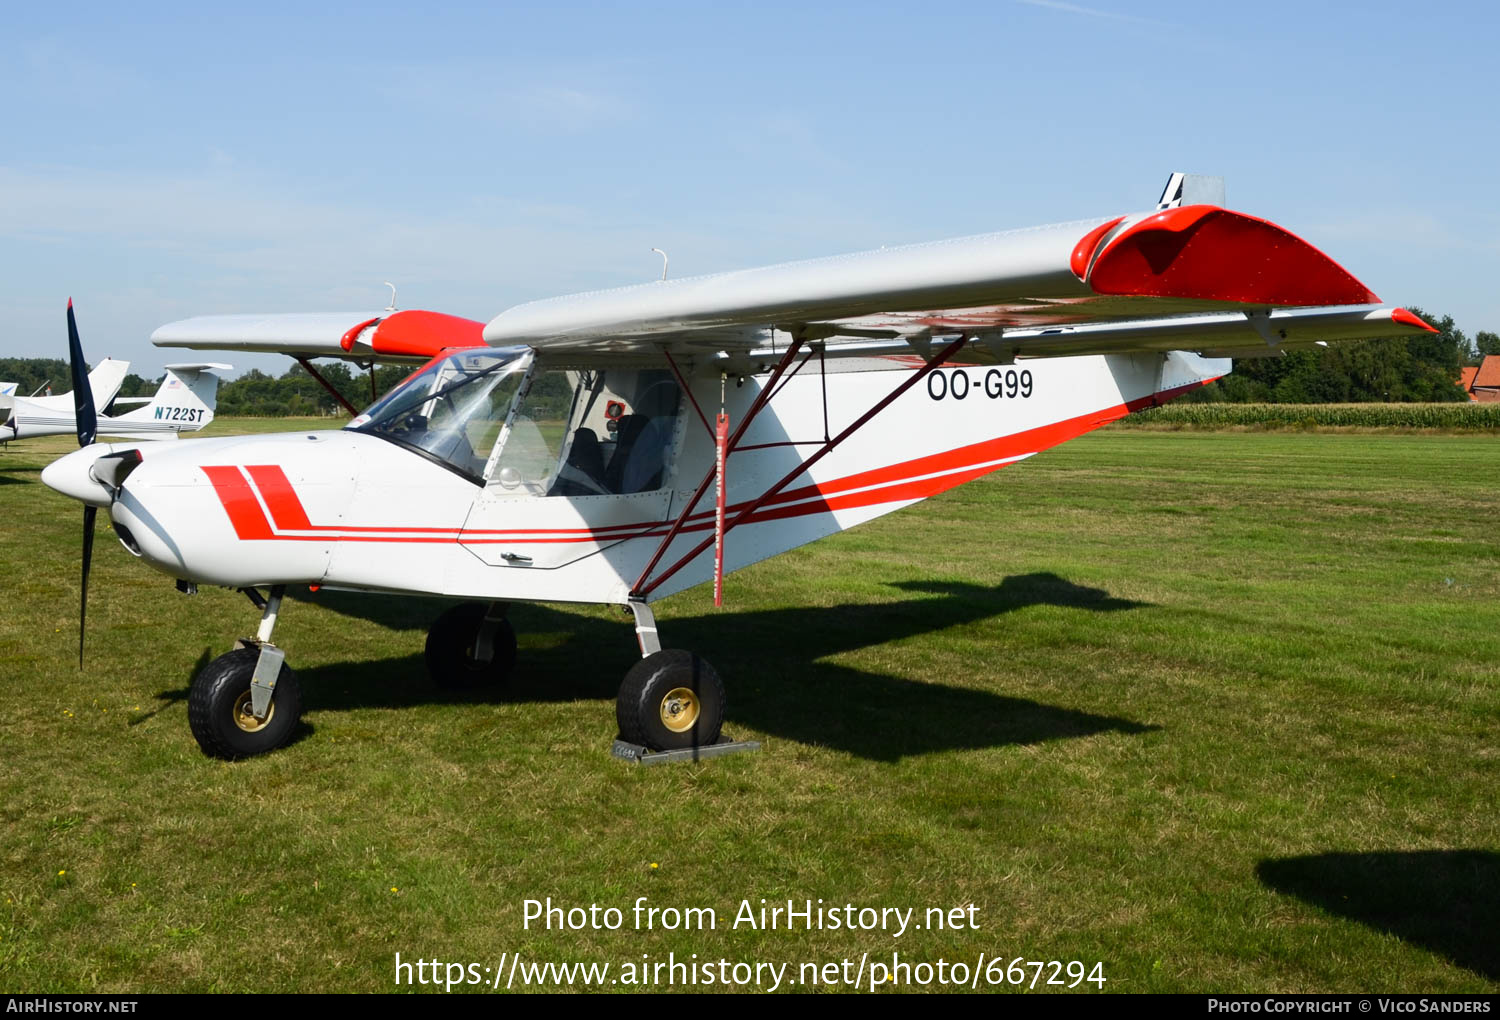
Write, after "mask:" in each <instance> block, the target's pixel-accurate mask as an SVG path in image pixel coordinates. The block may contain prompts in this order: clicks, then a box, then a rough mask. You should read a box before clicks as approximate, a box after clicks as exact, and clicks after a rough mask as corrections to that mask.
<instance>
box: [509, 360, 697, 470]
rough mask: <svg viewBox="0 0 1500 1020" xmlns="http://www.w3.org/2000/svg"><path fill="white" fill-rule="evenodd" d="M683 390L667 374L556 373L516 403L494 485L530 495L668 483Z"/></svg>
mask: <svg viewBox="0 0 1500 1020" xmlns="http://www.w3.org/2000/svg"><path fill="white" fill-rule="evenodd" d="M681 397H682V391H681V389H680V388H679V387H678V385H677V382H676V380H675V379H674V378H673V376H672V374H671V373H670V372H668V371H667V370H666V369H608V370H604V371H576V370H571V369H552V370H548V371H541V372H537V373H535V377H534V378H533V380H532V382H531V385H530V387H529V388H528V389H527V391H526V392H525V393H523V394H522V395H521V397H520V399H519V400H518V401H517V404H516V413H515V415H514V417H513V418H512V419H511V425H510V431H509V432H508V433H507V434H506V438H505V445H504V447H502V448H501V450H500V454H499V458H498V462H497V465H496V470H494V471H493V472H492V473H491V475H490V484H491V485H493V486H497V487H498V490H499V491H500V492H502V493H504V492H514V493H516V494H517V495H533V496H618V495H628V494H631V493H637V492H651V491H653V490H656V489H660V488H664V487H665V486H666V485H667V481H668V476H669V471H670V468H671V455H672V447H673V443H674V441H675V437H676V430H677V419H678V415H679V413H680V406H679V405H680V403H681Z"/></svg>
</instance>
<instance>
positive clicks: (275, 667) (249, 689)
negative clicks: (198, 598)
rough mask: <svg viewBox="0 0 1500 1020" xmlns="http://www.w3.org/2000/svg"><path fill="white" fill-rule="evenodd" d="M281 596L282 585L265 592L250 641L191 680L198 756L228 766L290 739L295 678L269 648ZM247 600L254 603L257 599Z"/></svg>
mask: <svg viewBox="0 0 1500 1020" xmlns="http://www.w3.org/2000/svg"><path fill="white" fill-rule="evenodd" d="M283 594H285V586H283V585H276V586H275V587H273V588H272V589H271V597H270V598H269V599H267V600H265V602H264V606H263V611H262V613H261V619H260V627H259V629H258V630H257V631H256V634H255V640H253V641H248V642H243V647H240V648H236V649H235V650H234V651H232V652H228V653H226V654H224V655H221V656H219V657H218V658H217V659H215V660H214V661H213V662H210V663H209V664H208V665H207V666H205V667H203V669H202V670H201V671H200V672H199V673H198V675H197V676H195V677H193V682H192V684H191V686H190V687H189V689H188V725H189V726H191V727H192V730H193V736H194V737H195V738H197V741H198V746H199V747H201V748H202V749H203V753H204V754H207V755H211V756H212V757H215V758H227V759H229V760H230V761H233V760H235V759H237V758H249V757H251V756H253V755H257V754H265V753H266V752H267V751H274V750H276V749H277V748H278V747H281V746H282V745H283V744H285V743H286V742H287V741H288V740H290V739H291V737H292V733H293V732H294V731H295V730H296V728H297V722H298V720H300V719H301V718H302V690H301V687H300V686H299V685H298V683H297V674H295V673H293V672H292V671H291V669H290V668H288V667H287V665H286V661H285V660H286V656H285V654H284V653H283V652H282V651H281V649H280V648H277V647H276V646H275V645H273V644H272V643H271V634H272V631H273V630H274V629H275V627H276V616H277V614H278V613H279V612H280V611H281V598H282V595H283ZM251 601H256V602H257V604H259V602H258V595H257V598H255V599H252V600H251Z"/></svg>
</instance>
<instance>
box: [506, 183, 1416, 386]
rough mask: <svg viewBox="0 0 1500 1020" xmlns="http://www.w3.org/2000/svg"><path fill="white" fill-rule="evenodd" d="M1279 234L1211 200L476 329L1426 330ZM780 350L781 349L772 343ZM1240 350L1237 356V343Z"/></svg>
mask: <svg viewBox="0 0 1500 1020" xmlns="http://www.w3.org/2000/svg"><path fill="white" fill-rule="evenodd" d="M1430 331H1431V327H1429V326H1427V325H1426V324H1425V323H1423V322H1422V321H1421V320H1420V319H1418V318H1417V317H1416V316H1414V315H1412V314H1411V313H1409V312H1406V311H1405V310H1403V309H1396V308H1389V307H1379V299H1378V298H1377V297H1376V296H1375V294H1374V293H1372V292H1371V291H1370V290H1369V288H1367V287H1365V286H1364V284H1362V283H1360V282H1359V281H1358V280H1356V279H1355V278H1354V277H1353V276H1352V275H1350V274H1349V272H1348V271H1347V270H1345V269H1344V268H1343V267H1342V266H1340V265H1339V264H1338V263H1336V262H1334V261H1333V260H1332V259H1330V258H1329V257H1328V256H1326V255H1324V254H1323V253H1322V252H1321V251H1319V250H1318V249H1316V248H1314V247H1313V246H1312V245H1310V244H1308V243H1307V242H1305V241H1303V240H1301V239H1300V238H1298V237H1296V236H1295V235H1293V234H1291V233H1290V232H1288V231H1286V230H1284V229H1282V228H1281V227H1278V226H1276V225H1275V224H1273V223H1270V222H1268V221H1266V220H1262V219H1258V218H1256V217H1253V216H1248V215H1245V214H1244V213H1238V212H1231V211H1229V210H1227V209H1222V208H1219V207H1218V206H1213V205H1190V206H1180V207H1177V208H1171V209H1158V210H1153V211H1151V212H1145V213H1137V214H1134V215H1130V216H1120V217H1115V218H1113V219H1104V220H1082V221H1077V222H1073V223H1064V224H1057V225H1053V226H1047V227H1037V228H1032V229H1029V230H1014V231H1006V232H1003V233H997V234H984V235H980V236H977V237H967V238H960V239H957V240H953V241H942V242H937V243H932V244H919V245H908V246H904V247H899V248H883V249H880V250H878V251H869V252H863V253H860V254H854V255H843V256H837V257H834V258H826V259H815V260H810V261H805V262H791V263H785V264H782V265H777V266H769V267H765V268H761V269H751V270H743V271H738V272H730V273H719V274H716V275H712V276H701V277H693V278H686V279H681V280H667V281H661V282H657V283H649V284H642V285H638V286H633V287H622V288H618V289H616V290H608V291H600V292H596V293H590V294H578V295H572V296H568V297H561V298H553V299H550V300H545V301H534V302H530V303H528V304H523V305H517V306H515V307H513V308H510V309H507V310H506V311H504V312H502V313H501V314H500V315H498V316H496V317H495V318H494V319H492V320H491V321H490V322H489V324H488V325H487V326H485V327H484V334H483V335H484V339H485V341H487V342H488V343H490V344H492V345H495V346H502V345H508V344H528V345H530V346H532V347H535V348H536V349H537V350H538V351H540V352H542V353H543V354H544V355H546V356H548V357H549V358H552V359H554V360H571V359H573V358H577V359H579V360H584V359H587V360H591V361H597V360H599V359H600V358H611V357H615V358H624V357H633V358H641V357H650V356H655V357H657V358H660V357H661V356H662V353H663V352H670V353H672V354H673V355H674V356H675V355H683V356H692V355H695V354H696V355H700V356H708V357H713V358H717V359H719V360H735V359H740V358H744V357H746V356H755V355H757V354H759V353H760V352H763V351H766V352H771V351H774V350H775V348H776V347H777V346H781V345H782V344H783V343H784V340H785V339H788V338H789V337H790V336H793V335H801V336H802V337H803V338H804V339H807V340H823V341H826V344H827V351H828V353H829V354H830V355H838V354H841V353H847V354H872V353H875V354H878V353H885V352H888V351H898V352H905V353H916V354H918V355H922V356H926V355H927V353H928V351H929V350H930V349H932V347H931V345H932V343H933V339H934V338H935V337H953V336H957V335H959V334H966V335H968V336H970V337H972V338H974V339H975V340H977V341H979V342H978V343H977V344H971V345H970V347H969V350H968V351H967V352H966V354H965V358H966V359H969V358H973V357H976V356H978V357H979V358H980V359H984V358H986V357H990V358H994V359H996V360H1008V359H1009V358H1013V357H1058V356H1066V355H1075V354H1099V353H1123V352H1132V351H1160V350H1197V351H1201V352H1204V353H1211V354H1215V355H1231V356H1236V357H1239V356H1246V355H1254V354H1265V353H1266V352H1267V351H1268V349H1276V348H1279V347H1280V346H1282V345H1283V344H1285V343H1294V344H1295V343H1304V344H1305V343H1314V342H1328V341H1338V340H1350V339H1359V338H1363V337H1376V336H1394V335H1400V334H1403V333H1405V334H1416V333H1421V332H1430ZM783 349H784V346H783ZM1237 352H1244V353H1237Z"/></svg>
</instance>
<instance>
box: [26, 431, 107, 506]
mask: <svg viewBox="0 0 1500 1020" xmlns="http://www.w3.org/2000/svg"><path fill="white" fill-rule="evenodd" d="M109 452H110V447H108V446H105V445H102V444H95V445H93V446H85V447H84V448H83V449H81V450H75V451H73V452H72V453H70V454H68V455H67V456H65V457H60V458H58V459H57V460H54V461H53V462H52V463H51V464H48V465H47V466H46V467H45V468H43V469H42V484H44V485H46V486H47V487H48V488H51V489H56V490H57V491H58V492H60V493H62V494H63V495H64V496H71V497H72V498H73V499H76V500H78V501H79V502H80V503H87V504H89V505H90V506H98V507H107V506H109V504H110V503H111V502H112V501H113V499H114V493H113V492H111V491H110V489H109V487H108V486H107V485H105V484H103V483H102V482H100V481H99V480H98V479H96V478H95V477H94V476H93V474H92V473H91V471H90V469H91V468H92V467H93V466H94V462H95V461H96V460H98V459H99V458H100V457H102V456H104V455H105V454H107V453H109Z"/></svg>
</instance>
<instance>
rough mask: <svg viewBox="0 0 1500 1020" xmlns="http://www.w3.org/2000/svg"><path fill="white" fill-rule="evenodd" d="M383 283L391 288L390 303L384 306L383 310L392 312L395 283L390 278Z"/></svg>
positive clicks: (394, 301)
mask: <svg viewBox="0 0 1500 1020" xmlns="http://www.w3.org/2000/svg"><path fill="white" fill-rule="evenodd" d="M385 285H386V286H387V287H389V288H391V303H390V304H388V305H386V306H385V310H386V311H388V312H394V311H395V310H396V285H395V284H394V283H392V282H391V281H390V280H387V281H385Z"/></svg>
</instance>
